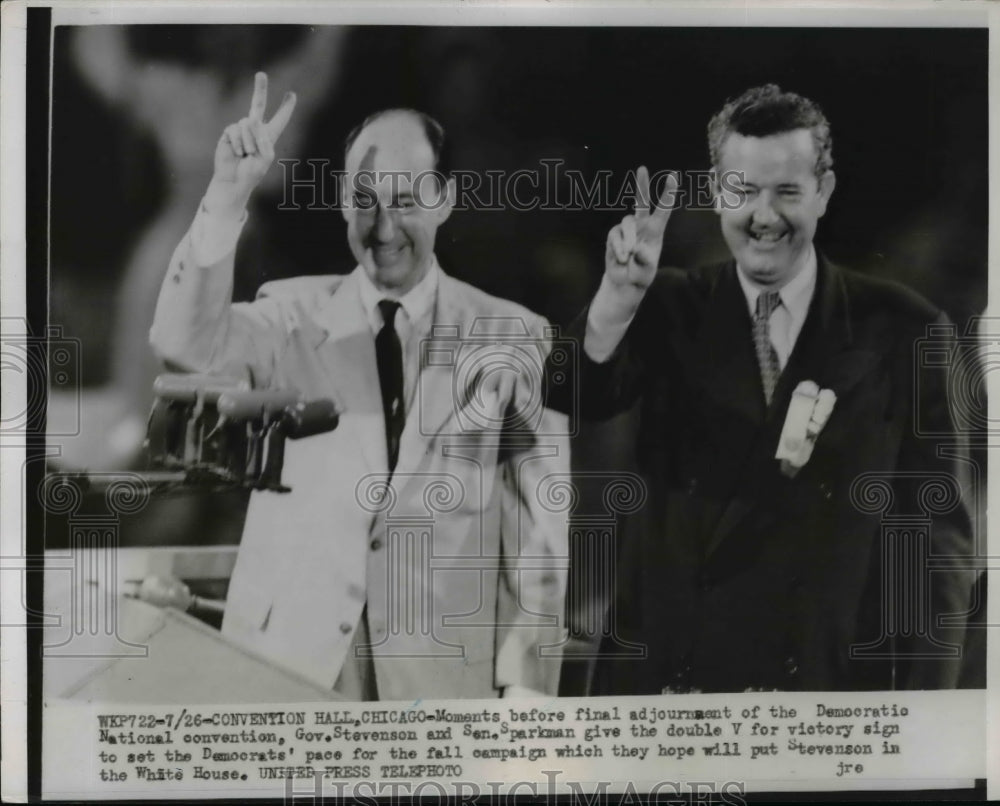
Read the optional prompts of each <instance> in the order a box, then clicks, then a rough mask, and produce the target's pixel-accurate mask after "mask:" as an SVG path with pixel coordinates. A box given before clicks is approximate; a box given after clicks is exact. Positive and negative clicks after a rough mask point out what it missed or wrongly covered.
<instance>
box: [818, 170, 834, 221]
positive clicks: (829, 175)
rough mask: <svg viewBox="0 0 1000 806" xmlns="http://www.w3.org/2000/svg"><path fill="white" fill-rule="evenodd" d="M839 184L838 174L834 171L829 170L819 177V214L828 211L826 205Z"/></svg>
mask: <svg viewBox="0 0 1000 806" xmlns="http://www.w3.org/2000/svg"><path fill="white" fill-rule="evenodd" d="M836 186H837V176H836V174H834V172H833V171H827V172H826V173H825V174H823V175H822V176H821V177H820V178H819V214H820V215H823V213H825V212H826V205H827V204H828V203H829V201H830V197H831V196H832V195H833V189H834V188H835V187H836Z"/></svg>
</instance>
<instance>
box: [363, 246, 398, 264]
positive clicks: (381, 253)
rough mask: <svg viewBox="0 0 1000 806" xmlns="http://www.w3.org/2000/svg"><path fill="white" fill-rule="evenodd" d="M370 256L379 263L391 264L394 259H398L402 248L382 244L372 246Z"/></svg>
mask: <svg viewBox="0 0 1000 806" xmlns="http://www.w3.org/2000/svg"><path fill="white" fill-rule="evenodd" d="M371 250H372V256H373V257H374V258H375V260H376V261H377V262H379V263H391V262H392V261H394V260H395V259H396V258H398V257H399V255H400V253H401V252H402V251H403V247H402V246H391V245H388V244H382V245H377V246H372V248H371Z"/></svg>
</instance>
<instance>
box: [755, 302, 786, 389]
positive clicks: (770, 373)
mask: <svg viewBox="0 0 1000 806" xmlns="http://www.w3.org/2000/svg"><path fill="white" fill-rule="evenodd" d="M780 304H781V297H780V296H779V295H778V292H777V291H762V292H761V293H760V295H759V296H758V297H757V312H756V313H755V314H754V316H753V345H754V349H755V350H756V352H757V363H758V364H759V365H760V380H761V383H762V384H763V385H764V399H765V400H766V401H767V404H768V405H769V406H770V405H771V398H772V397H773V396H774V387H775V386H777V384H778V378H779V377H780V376H781V365H780V364H779V363H778V354H777V353H776V352H775V351H774V345H773V344H771V314H772V313H773V312H774V309H775V308H777V307H778V306H779V305H780Z"/></svg>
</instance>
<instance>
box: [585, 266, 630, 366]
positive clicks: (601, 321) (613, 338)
mask: <svg viewBox="0 0 1000 806" xmlns="http://www.w3.org/2000/svg"><path fill="white" fill-rule="evenodd" d="M618 307H619V306H617V305H616V304H615V300H614V297H613V294H612V292H611V291H609V290H608V289H607V287H606V286H605V285H604V284H603V283H602V284H601V287H600V288H599V289H597V293H596V294H595V295H594V300H593V302H591V303H590V309H589V310H588V311H587V330H586V333H585V334H584V337H583V351H584V352H585V353H586V354H587V357H588V358H589V359H590V360H591V361H593V362H595V363H597V364H603V363H604V362H605V361H607V360H608V359H609V358H610V357H611V355H612V353H614V351H615V350H616V349H618V345H619V344H621V340H622V339H623V338H625V333H626V332H628V328H629V325H631V324H632V319H633V318H635V313H634V312H633V313H631V314H625V313H623V312H621V311H620V310H618Z"/></svg>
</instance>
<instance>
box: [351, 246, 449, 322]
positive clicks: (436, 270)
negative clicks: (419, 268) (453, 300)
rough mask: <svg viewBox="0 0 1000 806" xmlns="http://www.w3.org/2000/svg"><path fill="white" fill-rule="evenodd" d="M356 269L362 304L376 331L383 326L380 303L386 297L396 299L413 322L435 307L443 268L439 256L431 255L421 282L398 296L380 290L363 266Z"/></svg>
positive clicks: (408, 318)
mask: <svg viewBox="0 0 1000 806" xmlns="http://www.w3.org/2000/svg"><path fill="white" fill-rule="evenodd" d="M354 271H355V273H356V274H357V275H358V290H359V291H360V292H361V306H362V307H363V308H364V311H365V316H366V317H367V318H368V322H369V323H370V324H371V326H372V330H374V331H375V332H376V333H377V332H378V331H379V330H380V329H381V328H382V324H383V322H382V314H381V312H380V311H379V310H378V304H379V302H381V301H382V300H384V299H396V301H397V302H398V303H399V304H400V306H401V307H402V309H403V312H404V313H405V314H406V318H407V320H408V321H409V322H411V323H413V322H418V321H420V320H421V319H422V318H423V317H425V316H427V315H428V314H429V313H430V312H431V310H432V309H433V307H434V300H435V299H436V297H437V288H438V278H439V276H440V274H441V268H440V267H439V266H438V262H437V258H436V257H435V256H433V255H431V265H430V267H429V268H428V269H427V273H426V274H425V275H424V276H423V277H422V278H421V280H420V282H419V283H417V284H416V285H415V286H413V288H411V289H410V290H409V291H407V292H406V293H405V294H404V295H403V296H401V297H398V298H396V297H394V296H393V295H391V294H387V293H385V292H384V291H379V290H378V289H377V288H376V287H375V284H374V283H373V282H372V281H371V278H370V277H369V276H368V273H367V272H366V271H365V270H364V267H363V266H358V267H357V268H356V269H355V270H354Z"/></svg>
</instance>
